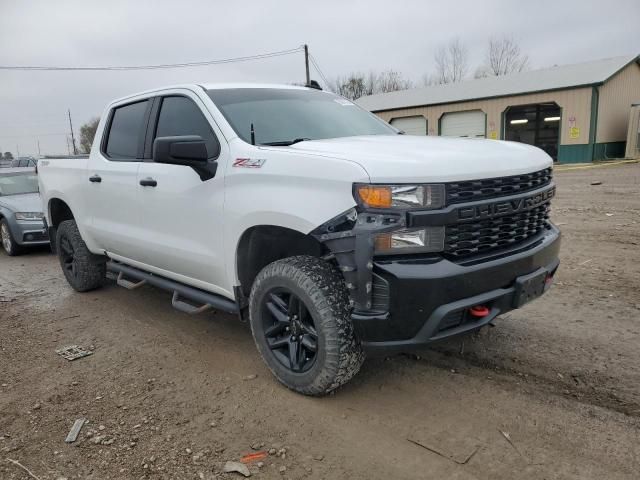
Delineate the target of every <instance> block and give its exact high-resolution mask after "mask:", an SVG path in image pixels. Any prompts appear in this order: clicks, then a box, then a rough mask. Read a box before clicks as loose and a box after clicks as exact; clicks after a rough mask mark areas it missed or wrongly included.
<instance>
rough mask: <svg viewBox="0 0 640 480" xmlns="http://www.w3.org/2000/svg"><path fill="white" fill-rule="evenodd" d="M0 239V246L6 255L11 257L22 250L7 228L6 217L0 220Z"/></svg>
mask: <svg viewBox="0 0 640 480" xmlns="http://www.w3.org/2000/svg"><path fill="white" fill-rule="evenodd" d="M0 241H1V242H2V248H4V251H5V252H7V255H9V256H10V257H13V256H14V255H19V254H20V253H21V252H22V249H21V248H20V245H18V244H17V243H16V241H15V240H14V238H13V235H12V234H11V230H10V229H9V223H8V222H7V220H6V219H4V218H3V219H2V220H0Z"/></svg>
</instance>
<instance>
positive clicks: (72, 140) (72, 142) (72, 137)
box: [69, 110, 78, 155]
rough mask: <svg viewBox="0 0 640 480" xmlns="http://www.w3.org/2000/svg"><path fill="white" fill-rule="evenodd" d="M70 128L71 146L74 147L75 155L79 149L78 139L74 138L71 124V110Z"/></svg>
mask: <svg viewBox="0 0 640 480" xmlns="http://www.w3.org/2000/svg"><path fill="white" fill-rule="evenodd" d="M69 128H70V129H71V145H72V146H73V154H74V155H77V154H78V149H77V148H76V137H74V136H73V124H72V123H71V110H69Z"/></svg>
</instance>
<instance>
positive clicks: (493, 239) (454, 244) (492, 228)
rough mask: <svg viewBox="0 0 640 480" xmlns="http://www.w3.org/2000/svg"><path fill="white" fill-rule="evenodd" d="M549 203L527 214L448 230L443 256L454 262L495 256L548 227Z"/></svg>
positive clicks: (473, 223) (478, 222)
mask: <svg viewBox="0 0 640 480" xmlns="http://www.w3.org/2000/svg"><path fill="white" fill-rule="evenodd" d="M549 209H550V203H549V202H546V203H543V204H542V205H539V206H537V207H535V208H533V209H531V210H528V211H526V212H518V213H515V214H510V215H505V216H503V217H496V218H487V219H484V220H478V221H475V222H469V223H459V224H455V225H447V226H446V227H445V246H444V254H445V255H446V256H448V257H450V258H452V259H462V258H465V257H470V256H473V255H479V254H484V253H494V252H497V251H499V250H502V249H505V248H508V247H511V246H513V245H515V244H518V243H521V242H524V241H525V240H527V239H529V238H532V237H534V236H536V235H538V234H539V233H541V232H542V231H543V230H545V229H547V228H549Z"/></svg>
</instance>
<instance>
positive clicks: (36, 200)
mask: <svg viewBox="0 0 640 480" xmlns="http://www.w3.org/2000/svg"><path fill="white" fill-rule="evenodd" d="M0 205H1V206H3V207H6V208H8V209H9V210H11V211H12V212H41V211H42V202H41V200H40V194H39V193H24V194H22V195H7V196H5V197H0Z"/></svg>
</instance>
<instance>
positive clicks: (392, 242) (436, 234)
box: [375, 227, 444, 255]
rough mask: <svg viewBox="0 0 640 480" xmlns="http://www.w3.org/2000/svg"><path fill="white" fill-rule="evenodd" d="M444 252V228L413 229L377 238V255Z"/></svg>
mask: <svg viewBox="0 0 640 480" xmlns="http://www.w3.org/2000/svg"><path fill="white" fill-rule="evenodd" d="M442 250H444V227H427V228H412V229H404V230H395V231H393V232H386V233H380V234H378V235H376V238H375V253H376V254H378V255H389V254H396V253H427V252H441V251H442Z"/></svg>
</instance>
